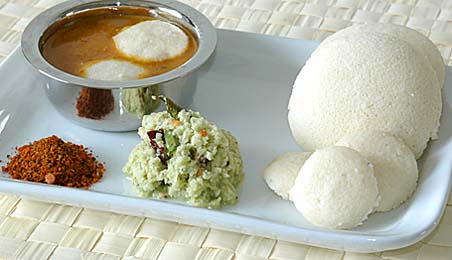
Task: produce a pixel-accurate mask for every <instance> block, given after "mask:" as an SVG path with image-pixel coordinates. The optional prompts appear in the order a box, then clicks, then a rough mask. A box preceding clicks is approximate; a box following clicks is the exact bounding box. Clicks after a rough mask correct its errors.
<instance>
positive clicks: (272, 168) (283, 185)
mask: <svg viewBox="0 0 452 260" xmlns="http://www.w3.org/2000/svg"><path fill="white" fill-rule="evenodd" d="M310 155H311V153H310V152H289V153H284V154H282V155H280V156H278V157H276V158H275V159H274V160H273V161H272V162H271V163H270V164H269V165H268V166H267V167H266V168H265V169H264V180H265V183H267V186H268V187H269V188H270V189H271V190H272V191H273V192H275V193H276V194H277V195H278V196H280V197H282V198H283V199H285V200H288V199H291V198H290V190H291V189H292V187H293V185H294V183H295V179H296V178H297V175H298V172H299V170H300V168H301V167H302V166H303V164H304V163H305V162H306V160H307V159H308V158H309V156H310Z"/></svg>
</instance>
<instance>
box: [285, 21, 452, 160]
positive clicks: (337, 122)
mask: <svg viewBox="0 0 452 260" xmlns="http://www.w3.org/2000/svg"><path fill="white" fill-rule="evenodd" d="M382 27H384V28H385V29H384V30H383V29H381V28H382ZM440 59H441V55H440V54H439V51H438V50H437V49H436V47H435V46H434V45H433V44H432V43H431V42H430V41H429V40H428V39H427V38H426V37H425V36H423V35H421V34H420V33H418V32H416V31H413V30H411V29H408V28H404V27H399V26H394V25H384V26H383V25H379V26H373V25H357V26H352V27H349V28H347V29H344V30H342V31H340V32H337V33H336V34H334V35H333V36H331V37H330V38H328V39H327V40H325V42H324V43H322V44H321V45H320V46H319V48H317V50H316V51H315V52H314V53H313V54H312V55H311V57H310V58H309V60H308V61H307V63H306V65H305V66H304V67H303V69H302V70H301V72H300V73H299V75H298V77H297V79H296V81H295V83H294V86H293V90H292V95H291V97H290V101H289V114H288V118H289V124H290V128H291V130H292V133H293V136H294V137H295V140H296V142H297V143H298V144H299V145H300V146H301V147H302V148H303V149H306V150H308V151H312V150H315V149H319V148H323V147H328V146H331V145H334V144H335V143H336V142H337V141H339V139H340V138H342V137H343V136H344V135H347V134H351V133H354V132H359V131H362V130H378V131H384V132H387V133H390V134H392V135H394V136H397V137H399V138H401V139H402V140H403V141H404V142H405V143H406V144H407V145H408V147H410V149H411V150H412V151H413V153H414V155H415V157H416V158H419V157H420V156H421V155H422V153H423V151H424V149H425V148H426V146H427V142H428V141H429V140H430V139H435V138H437V133H438V128H439V119H440V115H441V106H442V103H441V86H442V84H443V82H444V64H443V63H442V61H441V60H440Z"/></svg>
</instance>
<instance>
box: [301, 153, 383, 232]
mask: <svg viewBox="0 0 452 260" xmlns="http://www.w3.org/2000/svg"><path fill="white" fill-rule="evenodd" d="M292 199H293V202H294V204H295V207H296V208H297V210H298V211H300V212H301V213H302V214H303V216H304V217H305V218H306V219H307V220H308V221H310V222H311V223H312V224H314V225H316V226H320V227H325V228H330V229H350V228H353V227H356V226H358V225H360V224H362V223H363V221H364V220H366V219H367V217H368V215H369V214H370V213H372V212H373V210H374V209H375V208H376V207H377V206H378V203H379V200H380V197H379V194H378V188H377V180H376V179H375V176H374V170H373V166H372V164H371V163H370V162H369V161H368V160H367V159H365V158H364V157H363V156H362V155H360V154H359V153H358V152H357V151H355V150H353V149H350V148H347V147H341V146H332V147H328V148H324V149H320V150H317V151H315V152H314V153H313V154H312V155H311V156H310V157H309V159H308V160H307V161H306V162H305V164H304V165H303V167H301V170H300V172H299V173H298V176H297V178H296V180H295V185H294V187H293V188H292Z"/></svg>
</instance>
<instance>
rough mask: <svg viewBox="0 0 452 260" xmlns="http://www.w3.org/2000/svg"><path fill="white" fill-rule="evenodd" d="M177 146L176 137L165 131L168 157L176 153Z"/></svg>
mask: <svg viewBox="0 0 452 260" xmlns="http://www.w3.org/2000/svg"><path fill="white" fill-rule="evenodd" d="M178 146H179V141H178V140H177V138H176V137H175V136H174V135H172V134H170V133H168V132H165V148H166V153H167V154H168V157H169V158H172V157H173V155H174V154H175V153H176V150H177V147H178Z"/></svg>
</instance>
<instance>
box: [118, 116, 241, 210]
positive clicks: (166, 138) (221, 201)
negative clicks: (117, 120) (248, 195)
mask: <svg viewBox="0 0 452 260" xmlns="http://www.w3.org/2000/svg"><path fill="white" fill-rule="evenodd" d="M169 111H170V112H166V111H165V112H159V113H153V114H151V115H146V116H144V117H143V121H142V127H140V128H139V130H138V134H139V135H140V137H141V138H142V141H141V142H140V143H139V144H138V145H137V146H136V147H135V148H134V149H133V151H132V152H131V154H130V155H129V159H128V162H127V164H126V165H125V166H124V168H123V171H124V173H125V175H126V176H128V177H130V178H131V179H132V182H133V184H134V186H135V188H136V190H137V192H138V193H139V194H140V195H141V196H147V197H154V198H175V199H178V200H184V201H186V202H187V203H188V204H190V205H193V206H198V207H206V208H215V209H216V208H221V207H222V206H224V205H232V204H235V203H237V201H238V194H237V188H238V186H239V185H240V183H241V182H242V180H243V162H242V157H241V155H240V151H239V146H238V143H237V141H236V139H235V138H234V137H233V136H232V135H231V133H229V132H228V131H226V130H223V129H220V128H218V127H217V126H215V125H213V124H211V123H210V122H208V121H207V120H206V119H204V118H203V117H202V116H201V115H200V114H199V113H198V112H193V111H191V110H184V109H182V110H180V111H176V112H174V111H171V110H170V109H169Z"/></svg>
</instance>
